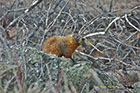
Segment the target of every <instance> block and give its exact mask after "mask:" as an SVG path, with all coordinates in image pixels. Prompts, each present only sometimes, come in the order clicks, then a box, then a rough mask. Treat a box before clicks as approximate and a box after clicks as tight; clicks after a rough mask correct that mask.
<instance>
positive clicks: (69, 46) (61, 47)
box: [42, 34, 80, 59]
mask: <svg viewBox="0 0 140 93" xmlns="http://www.w3.org/2000/svg"><path fill="white" fill-rule="evenodd" d="M79 41H80V36H78V35H77V34H72V35H68V36H53V37H50V38H49V39H47V40H45V41H44V42H43V45H42V51H45V52H48V53H51V54H56V55H57V56H58V57H61V56H64V57H66V58H71V59H72V54H73V53H74V51H75V50H76V48H77V47H78V46H79V45H80V43H79Z"/></svg>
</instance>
